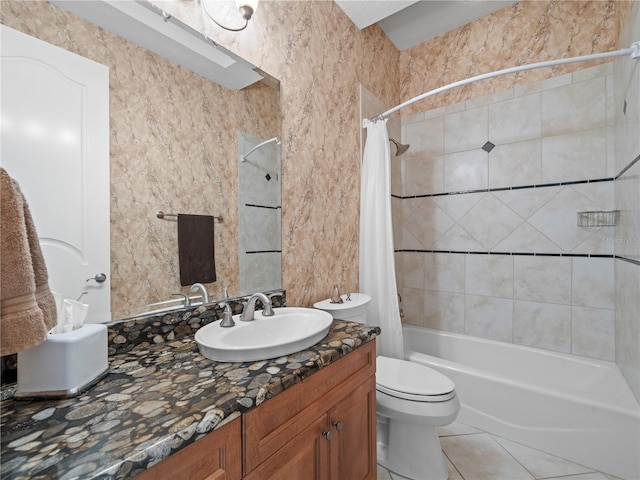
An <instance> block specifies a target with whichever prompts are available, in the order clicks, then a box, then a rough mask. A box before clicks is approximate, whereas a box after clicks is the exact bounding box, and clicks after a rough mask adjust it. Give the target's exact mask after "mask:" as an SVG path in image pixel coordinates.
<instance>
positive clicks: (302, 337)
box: [195, 307, 333, 362]
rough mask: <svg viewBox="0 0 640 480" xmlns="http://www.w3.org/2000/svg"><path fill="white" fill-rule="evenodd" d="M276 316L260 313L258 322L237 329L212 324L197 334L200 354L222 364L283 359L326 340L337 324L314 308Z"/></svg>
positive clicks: (288, 309) (285, 310)
mask: <svg viewBox="0 0 640 480" xmlns="http://www.w3.org/2000/svg"><path fill="white" fill-rule="evenodd" d="M273 311H274V313H275V315H273V316H271V317H265V316H263V315H262V311H259V310H256V313H255V319H254V320H253V321H251V322H241V321H240V315H234V316H233V320H234V321H235V323H236V324H235V326H233V327H228V328H225V327H221V326H220V322H219V321H217V322H214V323H210V324H209V325H205V326H204V327H202V328H200V329H199V330H198V331H197V332H196V336H195V340H196V343H197V344H198V347H199V349H200V353H202V355H204V356H205V357H207V358H210V359H211V360H217V361H219V362H252V361H255V360H266V359H268V358H276V357H281V356H283V355H289V354H291V353H295V352H298V351H300V350H304V349H305V348H308V347H310V346H312V345H315V344H316V343H318V342H319V341H320V340H322V339H323V338H324V337H325V336H326V335H327V333H329V328H330V327H331V324H332V323H333V317H332V316H331V314H329V313H327V312H323V311H322V310H316V309H313V308H298V307H284V308H274V309H273Z"/></svg>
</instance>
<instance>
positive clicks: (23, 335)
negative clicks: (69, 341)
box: [0, 168, 56, 356]
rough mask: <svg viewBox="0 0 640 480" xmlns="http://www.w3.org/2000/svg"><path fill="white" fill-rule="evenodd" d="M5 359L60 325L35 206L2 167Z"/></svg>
mask: <svg viewBox="0 0 640 480" xmlns="http://www.w3.org/2000/svg"><path fill="white" fill-rule="evenodd" d="M0 182H1V183H0V195H1V201H0V217H1V221H0V223H1V224H0V233H1V237H2V244H1V246H0V258H1V266H0V268H1V272H0V283H1V285H0V286H1V289H2V293H1V305H0V338H1V341H0V355H2V356H4V355H9V354H12V353H16V352H21V351H23V350H27V349H28V348H31V347H34V346H36V345H39V344H41V343H42V342H44V341H45V340H46V339H47V332H48V331H49V330H50V329H51V328H53V327H54V326H55V325H56V303H55V299H54V298H53V295H52V294H51V291H50V290H49V283H48V275H47V266H46V264H45V262H44V257H43V256H42V250H41V249H40V243H39V241H38V234H37V233H36V229H35V227H34V225H33V219H32V218H31V212H30V210H29V206H28V205H27V202H26V201H25V199H24V196H23V195H22V192H21V191H20V187H19V185H18V183H17V182H16V181H15V180H13V179H12V178H11V177H10V176H9V174H8V173H7V172H6V171H5V170H4V169H3V168H0Z"/></svg>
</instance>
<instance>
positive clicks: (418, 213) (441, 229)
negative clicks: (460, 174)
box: [403, 198, 455, 249]
mask: <svg viewBox="0 0 640 480" xmlns="http://www.w3.org/2000/svg"><path fill="white" fill-rule="evenodd" d="M403 216H404V215H403ZM405 218H406V221H405V226H406V228H407V230H409V232H410V233H411V234H412V235H413V236H414V237H415V238H416V239H417V240H418V242H419V243H420V245H422V247H421V248H422V249H429V248H430V247H431V245H433V243H434V242H435V241H436V240H438V238H440V237H441V236H442V235H443V234H444V233H445V232H446V231H447V230H449V229H450V228H451V227H452V226H453V225H454V223H455V222H454V221H453V220H452V219H451V217H450V216H449V215H447V214H446V213H445V212H444V210H442V209H441V208H440V207H438V205H436V204H435V203H434V202H433V200H431V199H430V198H423V199H420V202H419V203H418V207H417V208H416V209H415V210H413V212H412V213H411V214H410V215H409V216H407V217H405Z"/></svg>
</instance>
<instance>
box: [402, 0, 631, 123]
mask: <svg viewBox="0 0 640 480" xmlns="http://www.w3.org/2000/svg"><path fill="white" fill-rule="evenodd" d="M631 3H632V2H626V1H622V2H616V1H587V2H585V1H562V0H552V1H537V0H522V1H520V2H518V3H516V4H514V5H512V6H510V7H507V8H504V9H502V10H498V11H497V12H495V13H493V14H491V15H487V16H485V17H483V18H480V19H479V20H476V21H474V22H471V23H469V24H467V25H464V26H462V27H459V28H456V29H454V30H451V31H450V32H447V33H445V34H443V35H440V36H438V37H436V38H434V39H432V40H429V41H426V42H423V43H421V44H419V45H416V46H414V47H411V48H408V49H407V50H404V51H403V52H402V53H401V54H400V67H399V70H400V73H401V79H400V97H401V101H406V100H408V99H410V98H413V97H415V96H417V95H420V94H421V93H423V92H427V91H429V90H433V89H435V88H438V87H441V86H444V85H448V84H449V83H453V82H457V81H459V80H464V79H466V78H469V77H473V76H475V75H480V74H483V73H489V72H493V71H496V70H501V69H503V68H509V67H514V66H517V65H525V64H529V63H535V62H542V61H547V60H554V59H557V58H564V57H574V56H579V55H588V54H591V53H599V52H606V51H610V50H616V49H617V48H618V45H617V41H618V37H619V32H620V15H621V12H624V11H627V10H628V8H629V4H631ZM627 46H628V45H627ZM598 63H599V62H594V63H593V64H592V65H597V64H598ZM578 68H584V65H582V66H579V65H578V66H576V65H563V66H558V67H553V68H544V69H537V70H532V71H530V72H521V73H517V74H511V75H506V76H502V77H497V78H493V79H490V80H483V81H480V82H476V83H473V84H470V85H467V86H465V87H459V88H456V89H453V90H450V91H448V92H445V93H441V94H438V95H435V96H433V97H429V98H427V99H425V100H423V101H421V102H418V103H416V104H414V105H412V106H411V107H408V108H407V109H405V110H403V111H402V115H409V114H412V113H416V112H422V111H424V110H428V109H430V108H434V107H440V106H443V105H449V104H452V103H457V102H461V101H463V100H468V99H470V98H476V97H479V96H483V95H487V94H490V93H494V92H500V91H503V90H506V89H507V88H510V87H513V86H514V85H521V84H525V83H531V82H534V81H537V80H542V79H545V78H548V77H552V76H557V75H562V74H564V73H569V72H573V71H575V70H576V69H578Z"/></svg>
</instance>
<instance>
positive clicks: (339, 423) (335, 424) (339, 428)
mask: <svg viewBox="0 0 640 480" xmlns="http://www.w3.org/2000/svg"><path fill="white" fill-rule="evenodd" d="M333 426H334V427H336V430H337V431H340V430H342V422H333Z"/></svg>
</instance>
